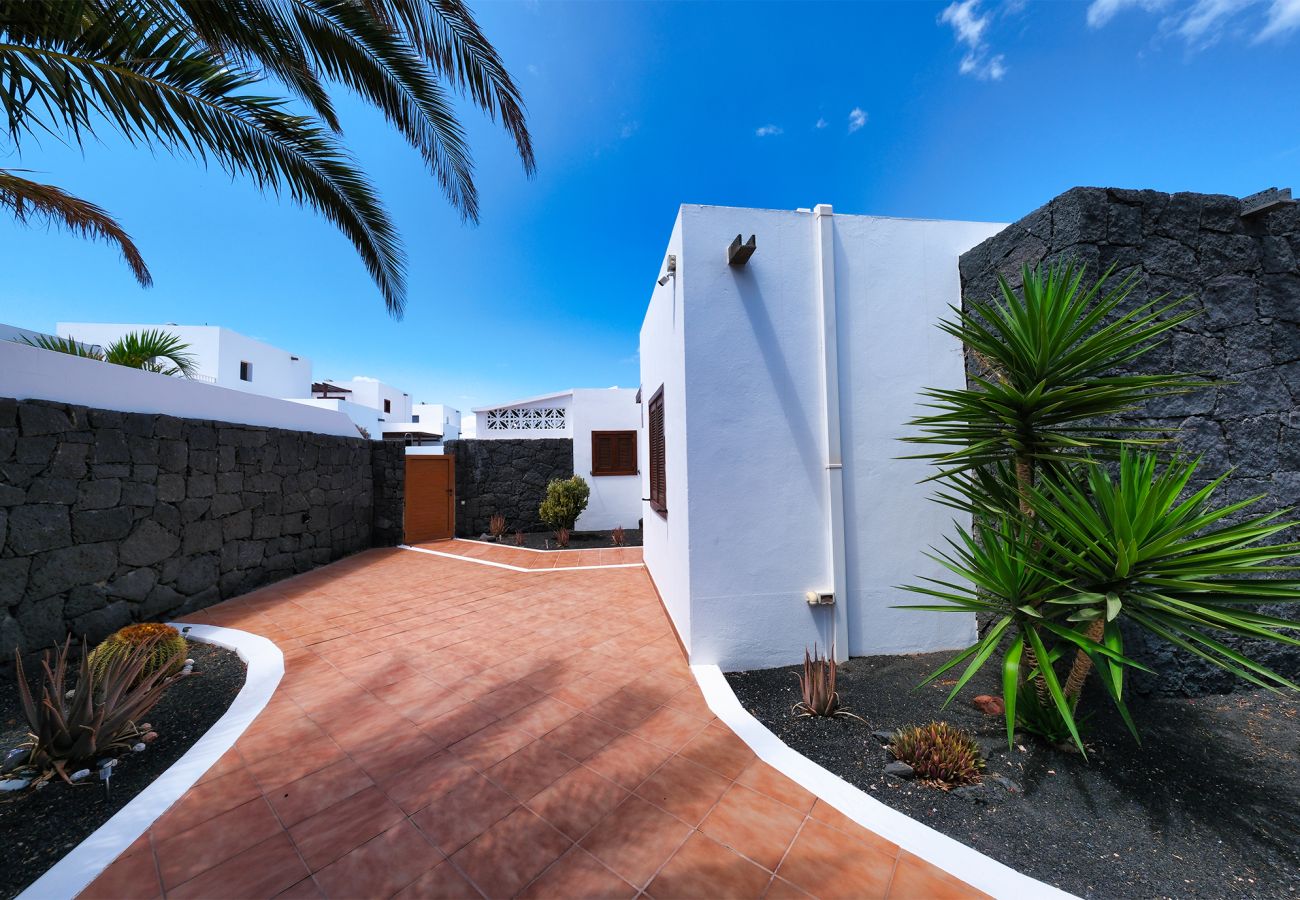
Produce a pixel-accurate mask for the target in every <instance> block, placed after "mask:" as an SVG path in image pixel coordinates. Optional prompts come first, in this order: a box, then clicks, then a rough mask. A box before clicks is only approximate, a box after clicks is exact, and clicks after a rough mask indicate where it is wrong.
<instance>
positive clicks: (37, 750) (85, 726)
mask: <svg viewBox="0 0 1300 900" xmlns="http://www.w3.org/2000/svg"><path fill="white" fill-rule="evenodd" d="M160 640H162V636H157V637H153V638H150V639H148V640H146V641H143V642H141V643H139V644H136V645H135V647H134V648H133V649H132V650H131V651H130V652H129V653H122V654H118V655H117V656H115V657H113V658H112V659H111V660H110V661H109V662H107V664H105V665H104V666H103V667H102V668H101V669H99V670H98V671H96V670H92V668H91V663H90V654H88V653H87V652H86V646H85V641H82V647H81V662H80V664H79V666H78V672H77V681H76V686H75V687H73V688H72V689H71V690H69V688H68V668H69V664H68V663H69V654H70V651H71V647H72V638H71V637H69V638H68V639H67V640H65V641H64V642H63V647H62V648H61V649H59V650H58V652H57V654H56V655H55V660H54V665H53V666H51V665H50V651H48V650H46V651H45V652H44V653H43V654H42V657H41V669H42V674H43V678H42V685H41V696H40V700H39V701H38V700H37V699H36V698H35V697H33V695H32V692H31V689H30V688H29V687H28V685H27V677H26V673H25V672H24V671H23V660H22V654H21V653H18V652H15V658H16V661H17V676H18V697H19V701H20V703H21V705H22V708H23V715H24V716H25V717H26V719H27V725H28V728H29V729H30V733H29V738H28V741H27V743H26V744H25V745H24V748H25V749H27V751H28V757H27V760H26V762H27V764H28V765H31V766H34V767H36V768H38V769H42V770H46V771H47V772H49V771H53V772H55V773H57V774H58V775H59V776H60V777H61V778H63V779H64V780H65V781H69V780H70V779H69V777H68V771H69V769H72V770H73V771H75V770H76V768H77V764H78V763H82V762H86V761H88V760H94V759H97V758H99V757H102V756H105V755H111V754H113V753H117V752H120V751H122V750H124V749H126V748H127V747H129V746H130V745H131V744H133V743H134V742H135V741H137V740H138V739H139V737H140V735H141V734H142V732H141V729H139V728H138V727H137V726H136V723H137V722H139V721H140V720H141V719H142V718H143V717H144V715H145V714H146V713H148V712H149V710H151V709H153V707H154V705H155V704H157V702H158V701H159V700H160V699H161V698H162V694H163V691H165V690H166V689H167V688H168V687H169V686H170V685H171V684H172V683H173V682H175V681H176V680H177V679H178V678H183V677H185V676H184V675H183V674H180V675H178V674H174V673H172V672H170V671H169V670H167V669H166V668H158V669H155V670H154V671H151V672H148V673H146V672H145V669H146V667H147V666H148V664H149V662H150V660H151V659H153V658H154V656H155V651H156V644H157V643H158V642H159V641H160Z"/></svg>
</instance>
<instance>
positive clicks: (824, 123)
mask: <svg viewBox="0 0 1300 900" xmlns="http://www.w3.org/2000/svg"><path fill="white" fill-rule="evenodd" d="M829 124H831V123H830V122H827V121H826V120H825V119H818V120H817V124H816V125H814V126H813V128H825V127H826V126H827V125H829Z"/></svg>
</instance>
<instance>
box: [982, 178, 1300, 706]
mask: <svg viewBox="0 0 1300 900" xmlns="http://www.w3.org/2000/svg"><path fill="white" fill-rule="evenodd" d="M1062 258H1073V259H1076V260H1078V261H1080V262H1083V263H1086V264H1087V266H1088V268H1089V270H1090V272H1091V273H1093V274H1094V275H1095V274H1096V273H1098V272H1101V271H1104V270H1106V269H1107V268H1109V267H1110V266H1112V265H1113V266H1115V267H1116V277H1120V276H1123V275H1126V274H1128V273H1130V272H1136V273H1138V274H1139V275H1140V279H1141V280H1140V282H1139V284H1138V287H1137V289H1136V290H1135V291H1134V293H1133V296H1132V298H1131V301H1130V302H1131V303H1134V304H1136V303H1140V302H1143V301H1145V300H1147V299H1149V298H1153V297H1156V296H1158V295H1161V294H1168V295H1170V296H1171V297H1182V296H1190V297H1191V298H1192V305H1193V306H1194V307H1195V308H1196V309H1198V310H1200V313H1201V314H1200V315H1198V316H1196V317H1195V318H1193V319H1192V320H1190V321H1188V322H1186V323H1185V324H1184V325H1182V326H1180V327H1179V328H1178V329H1177V330H1176V331H1175V332H1174V333H1173V334H1172V336H1171V337H1170V339H1169V340H1167V341H1166V342H1165V343H1164V345H1163V346H1161V347H1159V348H1157V349H1156V350H1154V351H1152V352H1151V353H1149V354H1147V355H1146V356H1144V357H1143V358H1142V359H1140V360H1138V361H1137V363H1136V364H1135V365H1134V366H1133V367H1132V369H1131V370H1132V371H1141V372H1175V371H1176V372H1197V373H1204V374H1205V375H1207V376H1208V377H1209V379H1210V380H1213V381H1218V382H1220V383H1219V384H1217V385H1215V386H1207V387H1206V388H1205V389H1204V390H1200V391H1196V392H1195V393H1191V394H1187V395H1183V396H1179V397H1171V398H1162V399H1157V400H1154V401H1152V402H1151V403H1149V404H1148V405H1147V406H1146V407H1145V408H1144V409H1142V410H1141V411H1140V412H1139V413H1138V415H1137V416H1136V417H1137V418H1140V419H1141V420H1143V421H1145V422H1148V423H1151V424H1154V425H1156V426H1157V427H1158V428H1161V429H1165V433H1167V434H1168V435H1169V436H1172V437H1176V439H1177V441H1178V442H1179V444H1180V445H1181V447H1182V448H1184V449H1185V450H1186V451H1187V452H1189V453H1190V454H1193V455H1195V454H1204V460H1203V462H1202V468H1201V470H1200V473H1198V474H1204V475H1205V476H1207V477H1208V476H1217V475H1219V474H1221V473H1223V472H1225V471H1227V470H1228V469H1229V468H1232V469H1233V475H1232V477H1231V478H1230V479H1229V480H1228V482H1227V483H1226V484H1225V485H1224V487H1223V488H1221V490H1220V494H1219V498H1220V499H1221V500H1223V501H1225V502H1227V501H1235V500H1239V499H1244V498H1246V497H1250V496H1254V495H1256V494H1267V495H1268V497H1267V499H1266V500H1264V501H1262V502H1261V503H1260V504H1259V505H1258V507H1257V509H1259V510H1261V511H1265V510H1272V509H1276V508H1280V507H1284V506H1293V505H1297V504H1300V413H1297V412H1296V404H1297V401H1300V266H1298V265H1297V261H1298V260H1300V204H1290V205H1287V206H1283V207H1280V208H1277V209H1274V210H1272V211H1268V212H1264V213H1260V214H1256V215H1252V216H1248V217H1244V218H1243V217H1242V216H1241V203H1240V201H1239V200H1238V199H1237V198H1236V197H1229V196H1224V195H1217V194H1162V193H1159V192H1156V191H1131V190H1117V189H1101V188H1075V189H1073V190H1071V191H1067V192H1066V193H1064V194H1062V195H1060V196H1059V197H1057V198H1056V199H1055V200H1052V201H1051V202H1050V203H1048V204H1047V205H1046V206H1044V207H1042V208H1040V209H1037V210H1035V211H1034V212H1032V213H1030V214H1029V215H1027V216H1025V217H1024V218H1023V219H1021V220H1020V221H1019V222H1016V223H1015V224H1014V225H1011V226H1009V227H1008V228H1006V229H1005V230H1003V231H1002V232H1000V233H999V234H997V235H995V236H993V237H992V238H989V239H988V240H987V241H985V242H984V243H982V244H980V245H979V246H977V247H975V248H974V249H972V250H971V251H969V252H968V253H966V254H965V255H963V256H962V258H961V283H962V295H963V297H965V298H967V299H968V300H969V299H972V298H986V297H989V296H992V295H993V294H994V292H995V291H996V290H997V281H996V279H997V276H999V275H1002V276H1004V277H1005V278H1007V279H1008V281H1010V282H1011V283H1012V284H1013V285H1018V284H1019V281H1020V269H1021V267H1022V266H1023V265H1025V264H1029V265H1036V264H1039V263H1044V262H1051V261H1054V260H1058V259H1062ZM1175 432H1176V433H1175ZM1202 483H1203V482H1202ZM1295 531H1296V530H1295V529H1292V533H1293V534H1294V532H1295ZM1291 539H1292V540H1294V539H1296V537H1292V538H1291ZM1273 611H1274V612H1278V613H1279V614H1283V615H1286V614H1287V613H1285V612H1283V611H1280V610H1273ZM1291 615H1294V612H1293V613H1291ZM1236 643H1237V644H1238V645H1239V646H1242V645H1243V644H1242V643H1241V642H1236ZM1134 645H1136V652H1137V653H1138V654H1139V655H1140V656H1142V657H1144V658H1145V659H1147V660H1148V661H1149V662H1151V663H1154V666H1153V667H1154V668H1157V669H1158V670H1159V672H1160V675H1159V676H1157V677H1154V678H1153V677H1151V676H1142V675H1141V673H1137V674H1138V675H1139V677H1138V678H1137V679H1135V682H1134V684H1135V687H1137V689H1139V690H1145V691H1153V692H1159V693H1166V694H1177V693H1182V694H1188V695H1198V694H1205V693H1215V692H1224V691H1230V690H1232V689H1234V688H1235V687H1240V686H1241V683H1239V682H1237V680H1236V679H1235V678H1234V677H1233V676H1231V675H1228V674H1227V673H1225V672H1223V671H1222V670H1219V669H1217V668H1215V667H1212V666H1210V665H1209V664H1208V663H1204V662H1202V661H1200V660H1199V659H1197V658H1195V657H1192V656H1190V655H1189V654H1186V653H1183V652H1181V651H1175V650H1174V649H1173V648H1172V647H1170V646H1169V645H1168V644H1165V643H1164V642H1162V641H1158V640H1155V639H1148V637H1147V636H1146V635H1145V633H1134V634H1133V635H1131V639H1130V642H1129V647H1130V650H1133V649H1134ZM1244 646H1247V647H1249V650H1250V653H1251V654H1252V655H1253V656H1254V657H1255V658H1257V659H1260V660H1261V661H1263V662H1265V663H1266V664H1268V665H1270V666H1272V667H1273V668H1275V669H1276V670H1278V671H1280V672H1282V673H1283V674H1288V675H1290V676H1293V677H1294V676H1296V675H1300V651H1296V650H1286V649H1282V648H1279V647H1276V646H1275V645H1271V644H1260V643H1257V642H1251V643H1248V644H1245V645H1244Z"/></svg>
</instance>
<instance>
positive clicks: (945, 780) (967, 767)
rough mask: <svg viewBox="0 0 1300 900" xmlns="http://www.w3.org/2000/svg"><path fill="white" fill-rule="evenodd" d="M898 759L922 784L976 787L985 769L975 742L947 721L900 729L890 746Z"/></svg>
mask: <svg viewBox="0 0 1300 900" xmlns="http://www.w3.org/2000/svg"><path fill="white" fill-rule="evenodd" d="M889 752H890V753H892V754H894V758H895V759H898V760H901V761H902V762H905V763H907V764H908V765H909V766H911V767H912V771H913V772H915V773H916V777H917V778H919V779H920V780H922V781H928V782H930V783H931V784H934V785H937V786H939V787H942V788H943V789H944V790H947V789H948V788H954V787H960V786H961V785H963V784H973V783H974V782H976V781H979V779H980V773H981V772H982V771H983V770H984V757H982V756H981V755H980V748H979V745H978V744H976V743H975V739H974V738H972V737H971V736H970V734H968V733H967V732H965V731H962V730H961V729H960V728H954V727H953V726H951V725H949V724H948V723H947V722H931V723H930V724H928V725H913V726H911V727H910V728H900V729H899V730H898V731H897V732H896V733H895V734H894V738H893V740H892V741H890V743H889Z"/></svg>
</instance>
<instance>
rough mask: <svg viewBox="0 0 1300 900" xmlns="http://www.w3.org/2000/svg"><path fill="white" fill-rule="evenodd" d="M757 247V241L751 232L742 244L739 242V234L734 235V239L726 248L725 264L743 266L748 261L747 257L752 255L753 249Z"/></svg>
mask: <svg viewBox="0 0 1300 900" xmlns="http://www.w3.org/2000/svg"><path fill="white" fill-rule="evenodd" d="M757 249H758V241H757V240H756V239H755V237H754V235H752V234H751V235H750V236H749V240H747V241H745V243H743V244H742V243H741V242H740V235H736V239H735V240H734V241H732V242H731V246H729V247H728V248H727V265H729V266H743V265H744V264H745V263H747V262H749V258H750V257H751V256H753V255H754V251H755V250H757Z"/></svg>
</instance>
